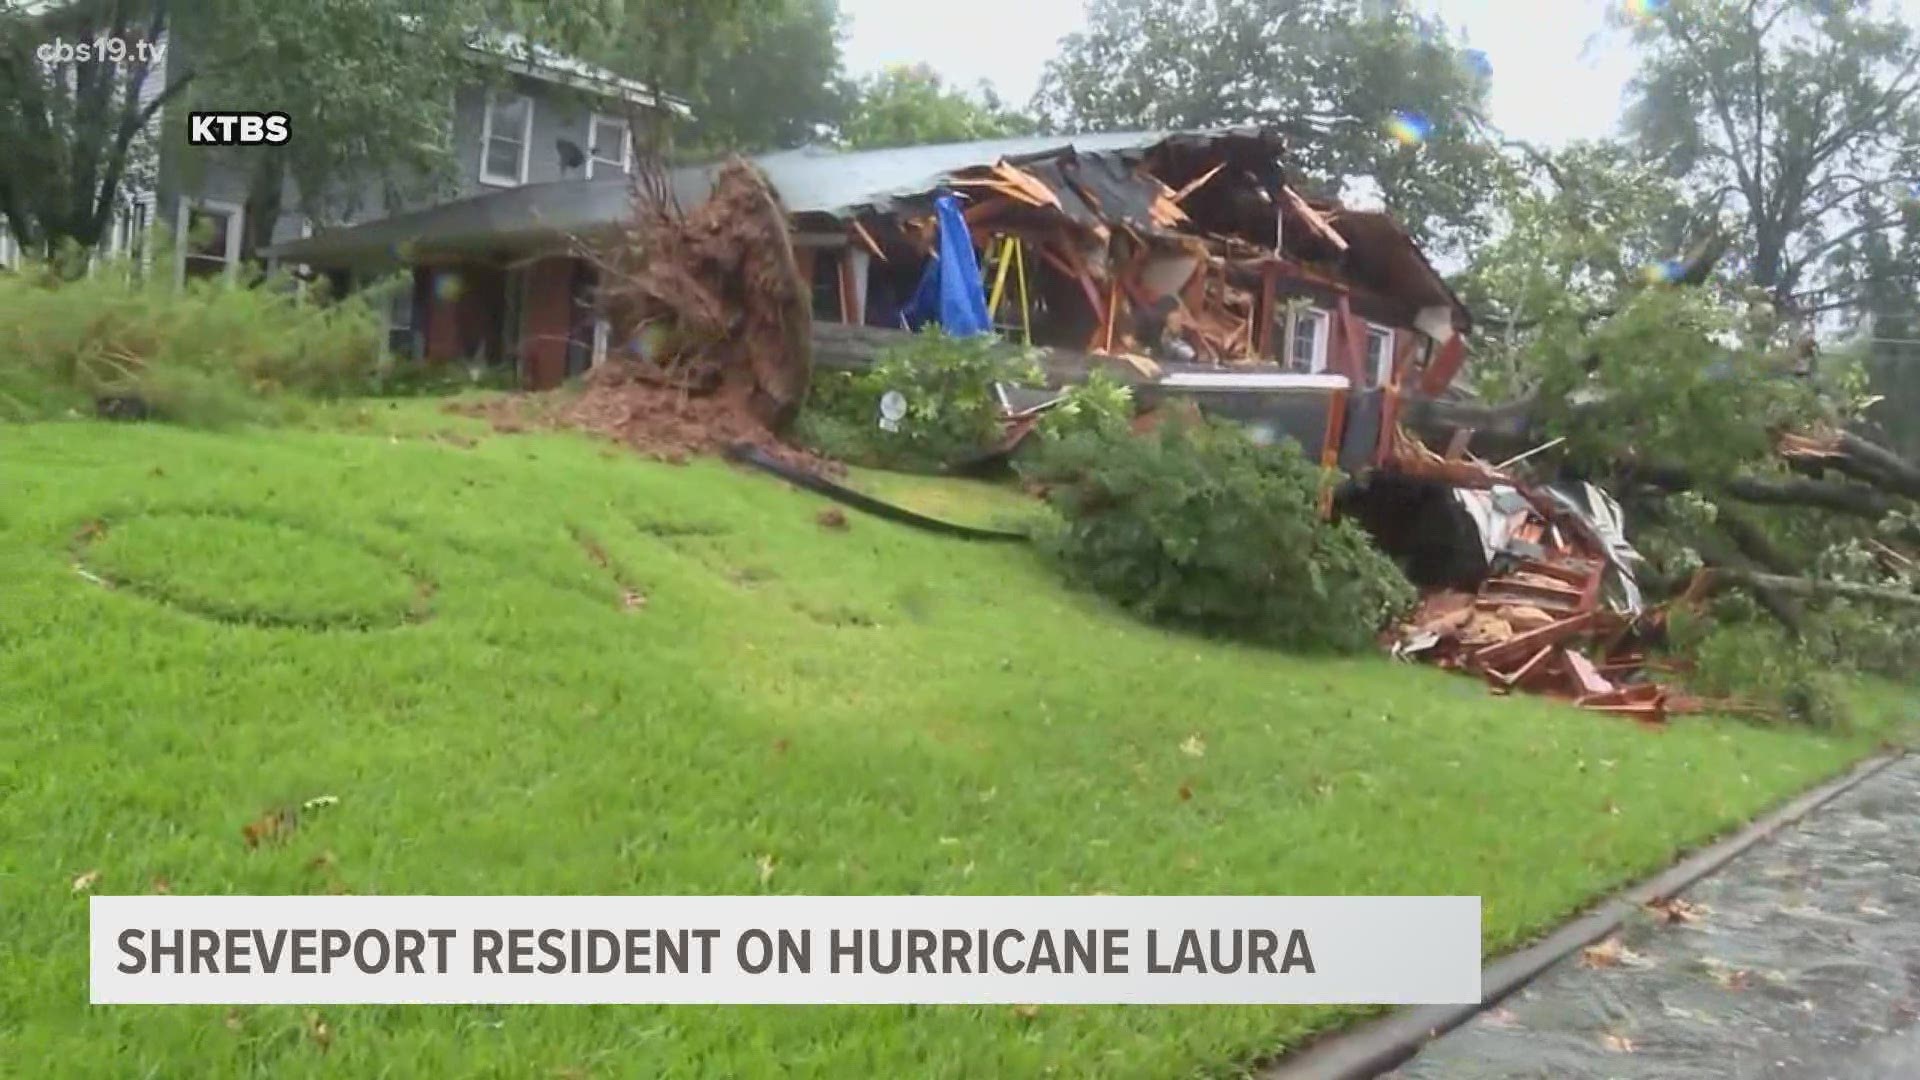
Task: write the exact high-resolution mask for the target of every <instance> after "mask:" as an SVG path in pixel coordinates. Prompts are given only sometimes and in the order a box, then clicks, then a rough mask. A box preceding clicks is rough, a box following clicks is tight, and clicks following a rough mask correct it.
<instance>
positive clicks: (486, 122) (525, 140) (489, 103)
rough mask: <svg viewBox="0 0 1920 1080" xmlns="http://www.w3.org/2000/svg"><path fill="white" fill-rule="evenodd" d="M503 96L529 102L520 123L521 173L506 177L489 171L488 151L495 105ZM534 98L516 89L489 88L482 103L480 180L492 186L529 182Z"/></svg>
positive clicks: (491, 138)
mask: <svg viewBox="0 0 1920 1080" xmlns="http://www.w3.org/2000/svg"><path fill="white" fill-rule="evenodd" d="M502 98H519V99H520V100H521V101H524V102H526V103H527V113H526V117H525V119H523V120H522V121H521V123H520V174H519V175H518V176H516V177H514V178H513V179H511V180H509V179H505V178H503V177H501V176H499V175H498V174H489V173H488V172H487V158H489V157H491V156H492V155H491V154H489V153H488V151H489V150H491V149H492V147H493V105H494V102H496V101H499V100H501V99H502ZM533 108H534V104H533V98H532V97H531V96H530V95H527V94H522V93H517V92H514V91H500V90H489V91H487V94H486V97H485V99H484V100H482V101H481V103H480V182H481V183H483V184H486V185H488V186H490V187H519V186H520V185H522V184H524V183H526V182H527V162H528V160H529V158H530V156H531V153H532V150H533Z"/></svg>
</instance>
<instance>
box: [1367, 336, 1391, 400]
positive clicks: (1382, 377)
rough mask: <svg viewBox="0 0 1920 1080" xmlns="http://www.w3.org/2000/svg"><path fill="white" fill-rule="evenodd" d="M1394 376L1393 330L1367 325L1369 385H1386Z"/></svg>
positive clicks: (1370, 386)
mask: <svg viewBox="0 0 1920 1080" xmlns="http://www.w3.org/2000/svg"><path fill="white" fill-rule="evenodd" d="M1391 378H1393V331H1391V330H1389V329H1387V328H1386V327H1384V326H1374V325H1372V324H1368V326H1367V386H1368V387H1369V388H1372V387H1375V386H1385V385H1386V384H1387V381H1388V380H1389V379H1391Z"/></svg>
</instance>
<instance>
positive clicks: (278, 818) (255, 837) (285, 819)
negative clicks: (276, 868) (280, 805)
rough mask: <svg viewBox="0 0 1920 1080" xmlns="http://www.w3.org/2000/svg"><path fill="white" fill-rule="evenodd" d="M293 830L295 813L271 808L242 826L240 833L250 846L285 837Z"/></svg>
mask: <svg viewBox="0 0 1920 1080" xmlns="http://www.w3.org/2000/svg"><path fill="white" fill-rule="evenodd" d="M292 831H293V815H292V814H290V813H288V812H287V811H285V810H269V811H267V812H266V813H264V814H261V815H260V816H259V817H257V818H255V819H253V820H252V821H249V822H247V823H246V824H245V825H242V826H240V835H241V837H242V838H243V839H245V840H246V842H247V847H248V848H257V847H259V846H260V845H261V844H264V843H267V842H269V841H273V840H281V839H284V838H285V837H286V835H287V834H288V833H290V832H292Z"/></svg>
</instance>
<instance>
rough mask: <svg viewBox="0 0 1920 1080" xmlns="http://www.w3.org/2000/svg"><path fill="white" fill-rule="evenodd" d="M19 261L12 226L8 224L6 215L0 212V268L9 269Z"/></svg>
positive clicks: (18, 252) (17, 245) (17, 246)
mask: <svg viewBox="0 0 1920 1080" xmlns="http://www.w3.org/2000/svg"><path fill="white" fill-rule="evenodd" d="M19 261H20V245H19V244H17V243H15V242H14V239H13V228H12V227H11V226H10V225H8V223H7V218H6V215H4V214H0V270H11V269H13V268H14V267H15V266H17V265H19Z"/></svg>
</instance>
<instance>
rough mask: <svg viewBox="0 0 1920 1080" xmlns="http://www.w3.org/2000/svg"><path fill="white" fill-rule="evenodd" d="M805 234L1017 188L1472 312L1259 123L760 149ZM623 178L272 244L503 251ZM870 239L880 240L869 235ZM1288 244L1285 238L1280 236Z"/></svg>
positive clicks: (490, 196) (1037, 209) (607, 196)
mask: <svg viewBox="0 0 1920 1080" xmlns="http://www.w3.org/2000/svg"><path fill="white" fill-rule="evenodd" d="M753 160H754V163H755V164H756V165H758V166H759V167H760V168H761V169H762V170H763V171H764V172H765V173H766V174H767V177H768V179H769V180H770V181H771V182H772V184H773V186H774V188H775V189H776V190H777V191H779V193H780V195H781V198H782V199H783V200H784V201H785V203H786V206H787V209H788V211H789V213H790V214H791V215H792V217H793V219H794V223H795V227H796V230H797V231H799V232H801V233H803V234H804V233H820V232H826V233H831V234H835V235H838V236H844V235H845V234H846V233H847V232H848V231H849V230H850V229H853V230H855V231H856V234H858V232H860V231H865V230H863V227H862V223H863V222H864V223H867V224H869V225H874V226H884V225H889V224H890V225H895V226H898V225H900V224H902V223H903V222H908V221H910V219H913V218H916V217H921V216H927V215H930V213H931V208H932V202H933V199H934V197H935V196H936V195H937V194H938V193H940V192H942V191H954V192H956V193H959V194H960V195H962V196H963V197H968V198H970V199H971V200H972V205H971V206H970V209H969V220H970V222H971V221H974V220H976V219H977V218H979V217H980V216H981V215H980V213H979V212H980V211H984V210H985V209H986V207H984V206H983V205H982V200H983V197H988V198H990V197H992V196H996V195H997V196H1003V197H1004V198H1002V199H1001V200H999V201H1001V202H1003V203H1006V202H1011V203H1012V204H1013V205H1011V206H1003V207H1002V208H1000V209H999V210H997V211H995V214H997V215H998V216H997V217H996V218H995V225H996V227H1000V226H1004V225H1008V224H1017V223H1018V222H1020V221H1021V220H1025V221H1027V222H1029V223H1033V224H1041V223H1047V222H1051V223H1054V224H1064V225H1066V226H1067V227H1069V228H1070V229H1073V230H1076V231H1078V232H1080V233H1082V234H1084V235H1085V236H1086V237H1087V238H1089V239H1090V240H1093V239H1099V240H1104V239H1106V238H1107V237H1108V236H1110V235H1111V233H1112V231H1113V230H1116V229H1118V230H1124V231H1125V232H1127V233H1129V234H1131V235H1132V236H1134V237H1135V238H1137V239H1138V240H1139V241H1140V242H1141V244H1142V245H1143V246H1145V247H1159V248H1163V249H1164V248H1180V247H1185V248H1187V249H1188V250H1192V251H1195V253H1196V254H1198V253H1201V252H1200V250H1199V249H1196V248H1195V247H1194V245H1195V242H1196V241H1203V244H1202V247H1204V250H1205V252H1206V253H1208V254H1211V256H1212V257H1214V258H1218V259H1228V260H1235V261H1238V262H1240V263H1243V264H1246V265H1253V264H1257V263H1259V262H1260V261H1261V260H1282V261H1287V262H1289V263H1291V264H1293V266H1294V269H1295V271H1296V272H1297V273H1299V274H1300V275H1301V276H1303V277H1306V278H1308V279H1312V278H1314V277H1316V276H1319V277H1322V278H1324V279H1325V280H1326V281H1327V282H1329V283H1333V282H1337V281H1340V280H1343V279H1351V280H1354V281H1357V282H1359V283H1361V284H1362V285H1364V286H1365V287H1367V288H1370V289H1372V290H1373V291H1375V292H1377V293H1380V294H1383V295H1386V296H1391V297H1394V298H1396V299H1397V300H1398V301H1399V302H1401V303H1403V304H1405V305H1407V306H1409V307H1412V308H1432V307H1443V308H1446V309H1448V310H1450V311H1451V312H1452V313H1453V317H1452V320H1451V321H1452V323H1453V326H1454V329H1457V330H1461V331H1465V330H1466V329H1468V328H1469V326H1470V315H1469V313H1468V312H1467V309H1466V307H1465V305H1464V304H1463V303H1461V301H1460V300H1459V298H1458V297H1457V296H1455V295H1454V293H1453V292H1452V290H1451V289H1449V288H1448V287H1447V284H1446V282H1445V281H1444V279H1442V278H1441V276H1440V274H1439V273H1438V272H1437V271H1436V270H1435V269H1434V268H1433V266H1432V265H1431V263H1429V262H1428V260H1427V258H1426V256H1425V255H1424V254H1423V253H1422V252H1421V251H1420V249H1419V246H1418V245H1417V244H1415V243H1414V242H1413V240H1412V238H1411V237H1409V236H1408V235H1407V234H1406V232H1405V231H1404V230H1402V229H1401V228H1400V226H1399V225H1398V224H1397V223H1395V222H1394V221H1393V220H1392V218H1390V217H1389V216H1388V215H1386V214H1384V213H1378V212H1370V211H1358V210H1349V209H1346V208H1344V207H1342V206H1340V205H1339V204H1338V203H1336V202H1331V201H1326V200H1317V199H1310V198H1307V197H1304V196H1302V195H1300V194H1299V193H1298V192H1296V191H1295V189H1294V187H1293V186H1291V185H1290V183H1289V182H1288V179H1287V174H1286V170H1285V165H1284V161H1285V157H1284V145H1283V144H1282V142H1281V140H1280V139H1279V137H1278V136H1277V135H1274V134H1273V133H1271V132H1266V131H1262V130H1259V129H1248V128H1238V129H1222V130H1213V131H1198V132H1109V133H1098V134H1087V135H1073V136H1033V137H1027V138H1018V139H996V140H986V141H979V142H966V143H948V144H941V145H932V146H910V147H900V148H896V149H887V150H867V151H856V152H848V153H841V152H831V151H825V150H820V149H815V148H807V149H800V150H788V151H782V152H779V153H773V154H765V155H761V156H759V157H756V158H754V159H753ZM717 170H718V165H717V164H705V165H695V166H687V167H682V168H678V169H675V170H673V171H672V172H671V174H670V177H669V180H670V184H671V187H672V190H673V192H674V195H675V197H676V198H677V199H678V200H679V201H680V202H681V204H682V205H683V206H691V205H694V204H697V203H699V202H702V201H704V200H705V199H706V197H707V195H708V194H709V193H710V192H711V190H712V181H713V177H714V175H715V174H716V172H717ZM629 194H630V192H629V184H628V181H627V179H626V178H624V177H618V178H613V179H603V180H562V181H556V182H552V183H545V184H529V185H524V186H521V187H517V188H512V189H508V190H505V191H499V192H489V193H486V194H483V195H479V196H475V197H473V198H468V199H463V200H459V201H456V202H450V203H444V204H441V205H438V206H434V207H430V208H427V209H424V210H419V211H415V212H412V213H405V214H399V215H396V216H393V217H389V218H383V219H380V220H377V221H373V222H369V223H366V224H363V225H358V226H352V227H347V228H340V229H332V230H327V231H323V232H321V233H319V234H317V235H315V236H313V237H311V238H308V239H303V240H297V241H292V242H289V243H284V244H280V245H277V246H275V247H273V248H271V249H269V250H268V252H267V254H268V255H270V256H272V257H275V258H278V259H281V260H285V261H290V262H309V263H316V264H320V265H348V264H353V263H358V262H363V261H376V260H380V259H383V258H391V257H392V256H393V255H395V254H396V253H397V254H399V255H401V256H402V257H403V258H430V257H434V256H438V255H446V256H460V255H478V254H503V253H511V252H514V251H518V250H521V249H526V248H530V247H535V246H538V245H541V244H551V243H564V242H567V241H569V240H571V239H574V238H579V237H584V236H589V235H593V234H596V233H601V232H604V231H607V230H610V229H612V228H615V227H617V225H618V224H619V223H620V221H621V220H622V219H623V218H625V217H626V215H627V213H628V212H629ZM868 242H872V241H871V238H870V237H869V239H868ZM1276 249H1277V250H1276Z"/></svg>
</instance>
